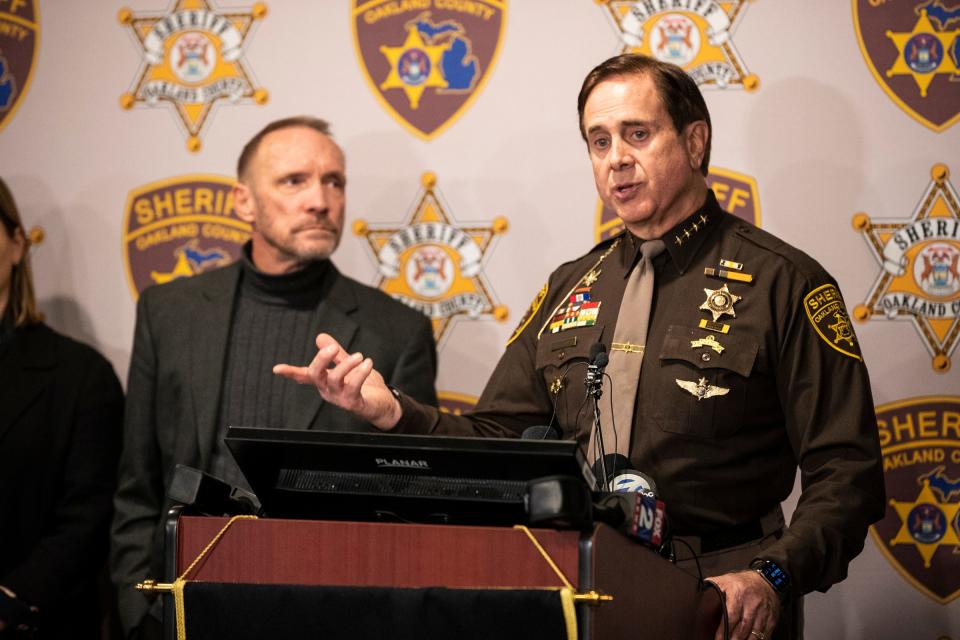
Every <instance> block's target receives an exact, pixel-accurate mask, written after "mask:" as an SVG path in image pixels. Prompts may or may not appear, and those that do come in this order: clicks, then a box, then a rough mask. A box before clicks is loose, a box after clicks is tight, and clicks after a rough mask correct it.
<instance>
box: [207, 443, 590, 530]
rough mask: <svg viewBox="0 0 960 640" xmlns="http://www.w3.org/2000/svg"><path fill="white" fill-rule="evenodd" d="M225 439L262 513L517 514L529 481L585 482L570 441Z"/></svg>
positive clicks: (397, 517) (495, 520)
mask: <svg viewBox="0 0 960 640" xmlns="http://www.w3.org/2000/svg"><path fill="white" fill-rule="evenodd" d="M226 442H227V446H228V447H229V448H230V451H231V452H232V453H233V456H234V458H235V459H236V461H237V464H238V465H239V466H240V470H241V471H242V472H243V474H244V476H245V477H246V479H247V482H249V483H250V486H251V487H252V488H253V490H254V492H255V493H256V494H257V497H258V498H259V499H260V502H261V504H262V505H263V510H264V513H265V514H266V515H268V516H271V517H283V518H318V519H331V520H368V521H369V520H374V521H393V522H404V521H409V522H433V523H459V524H490V525H495V524H519V523H522V522H525V521H526V517H525V516H526V509H525V504H524V501H525V496H526V487H527V483H528V482H529V481H531V480H535V479H539V478H543V477H547V476H566V477H572V478H575V479H577V481H581V482H584V483H586V484H587V486H588V487H589V488H591V489H592V488H593V485H594V480H593V474H592V472H591V471H590V468H589V465H587V464H586V462H585V459H584V455H583V452H582V451H581V449H580V447H579V446H577V444H576V443H575V442H573V441H560V440H519V439H498V438H454V437H445V436H414V435H400V434H390V433H345V432H330V431H317V430H310V431H302V430H291V429H259V428H249V427H230V429H229V430H228V432H227V437H226Z"/></svg>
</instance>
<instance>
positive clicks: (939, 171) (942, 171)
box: [853, 164, 960, 373]
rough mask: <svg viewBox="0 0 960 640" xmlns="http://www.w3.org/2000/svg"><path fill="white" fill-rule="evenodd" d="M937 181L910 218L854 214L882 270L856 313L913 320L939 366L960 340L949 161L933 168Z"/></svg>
mask: <svg viewBox="0 0 960 640" xmlns="http://www.w3.org/2000/svg"><path fill="white" fill-rule="evenodd" d="M930 174H931V177H932V181H931V182H930V184H929V186H928V187H927V189H926V191H925V192H924V194H923V196H922V197H921V198H920V202H919V204H918V205H917V207H916V209H915V210H914V212H913V214H912V215H911V216H910V217H909V218H901V219H894V220H883V219H876V220H874V219H871V218H870V217H869V216H868V215H867V214H865V213H858V214H857V215H855V216H854V217H853V227H854V229H856V230H858V231H860V232H862V233H863V235H864V238H865V239H866V240H867V244H868V245H869V246H870V249H871V250H872V251H873V254H874V257H876V259H877V261H878V262H879V263H880V266H881V271H880V274H879V275H878V276H877V280H876V282H874V285H873V288H872V289H871V290H870V293H869V294H868V295H867V300H866V302H864V303H863V304H862V305H857V306H856V307H855V308H854V310H853V317H854V318H856V319H857V320H859V321H861V322H863V321H866V320H868V319H870V318H885V319H887V320H908V321H910V322H912V323H913V325H914V327H916V329H917V332H918V333H919V334H920V336H921V338H922V339H923V341H924V344H926V346H927V350H928V351H929V353H930V355H931V356H932V358H933V360H932V365H933V369H934V370H935V371H938V372H940V373H946V372H947V371H949V369H950V355H951V353H952V352H953V350H954V349H955V348H956V346H957V342H958V340H960V199H958V196H957V192H956V190H955V189H954V188H953V185H952V184H950V181H949V177H950V172H949V170H948V169H947V167H946V165H943V164H937V165H934V167H933V168H932V169H931V171H930Z"/></svg>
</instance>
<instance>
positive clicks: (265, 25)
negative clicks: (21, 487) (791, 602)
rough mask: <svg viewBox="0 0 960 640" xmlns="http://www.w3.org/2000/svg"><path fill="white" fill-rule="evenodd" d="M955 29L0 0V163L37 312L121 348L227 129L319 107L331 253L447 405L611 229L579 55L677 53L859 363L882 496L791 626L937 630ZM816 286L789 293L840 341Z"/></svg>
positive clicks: (959, 412) (949, 468)
mask: <svg viewBox="0 0 960 640" xmlns="http://www.w3.org/2000/svg"><path fill="white" fill-rule="evenodd" d="M228 1H229V2H230V4H229V5H228V4H227V3H228ZM958 36H960V4H958V3H957V2H956V1H955V0H849V1H847V2H835V1H833V0H816V1H805V2H801V1H799V0H793V1H790V0H787V1H783V0H781V1H778V2H774V0H751V1H749V2H748V1H747V0H728V1H721V0H689V1H688V0H676V1H673V2H664V1H661V0H644V1H641V2H631V1H626V0H565V1H564V2H563V3H559V4H558V3H556V2H552V1H548V0H525V1H524V2H509V0H366V1H364V0H352V1H351V0H337V1H332V0H331V1H327V2H322V3H320V2H308V1H307V0H283V1H279V0H274V1H272V2H266V3H259V2H257V3H254V2H247V3H244V2H242V0H236V2H234V0H222V4H221V0H130V1H129V2H126V4H124V3H121V2H111V1H109V0H97V1H96V2H85V3H66V2H42V1H40V0H0V149H2V153H0V174H2V175H3V177H4V178H5V179H6V180H7V181H8V182H9V184H10V186H11V187H12V189H13V191H14V193H15V195H16V197H17V199H18V201H19V203H20V206H21V209H22V211H23V214H24V217H25V219H26V221H27V224H28V225H29V226H31V227H34V226H36V227H38V228H40V229H42V230H43V232H44V239H43V242H42V243H41V244H40V245H39V246H38V247H37V248H36V249H35V251H34V260H35V268H36V280H37V286H38V290H39V292H40V299H41V307H42V308H43V310H44V311H45V312H46V314H47V317H48V320H49V322H50V324H52V325H53V326H54V327H56V328H58V329H60V330H62V331H64V332H66V333H67V334H70V335H72V336H75V337H77V338H79V339H82V340H85V341H88V342H90V343H92V344H94V345H96V346H97V347H99V348H100V349H101V350H102V351H103V352H104V353H105V354H106V355H107V356H108V357H109V358H110V360H111V361H112V362H113V364H114V366H115V367H116V369H117V371H118V372H119V373H120V374H121V376H125V374H126V370H127V365H128V358H129V353H130V344H131V339H132V330H133V322H134V301H135V298H136V296H137V295H138V292H139V291H141V290H142V289H143V288H144V287H145V286H148V285H151V284H154V283H160V282H164V281H168V280H170V279H173V278H177V277H189V276H190V275H192V274H195V273H198V272H202V271H204V270H207V269H210V268H214V267H216V266H218V265H222V264H224V263H226V262H229V261H230V260H232V259H234V257H235V256H236V253H237V249H238V247H239V246H240V245H241V244H242V242H243V241H244V240H245V238H246V237H247V234H248V230H247V229H246V228H245V226H244V225H243V223H242V222H241V221H240V220H238V219H237V218H236V217H235V215H234V213H233V210H232V202H231V200H230V196H229V189H230V184H231V177H232V173H233V167H234V162H235V159H236V156H237V154H238V152H239V150H240V147H241V145H242V144H243V142H244V141H245V140H246V139H247V138H248V137H249V136H250V135H251V134H252V133H253V132H254V131H255V130H257V129H258V128H260V127H261V126H262V125H264V124H265V123H266V122H268V121H270V120H272V119H275V118H279V117H283V116H287V115H291V114H299V113H310V114H316V115H320V116H322V117H324V118H327V119H329V120H330V121H331V122H332V123H333V128H334V132H335V135H336V138H337V140H338V141H339V143H340V144H341V145H342V146H343V147H344V149H345V150H346V153H347V158H348V168H349V177H350V185H349V187H348V203H349V205H348V213H349V216H350V219H349V222H348V228H347V229H346V231H345V234H344V239H343V243H342V245H341V247H340V249H339V250H338V252H337V255H336V262H337V263H338V265H339V266H340V268H341V269H342V270H344V271H346V272H347V273H349V274H351V275H353V276H354V277H356V278H358V279H359V280H361V281H364V282H369V283H371V284H374V285H375V286H378V287H380V288H382V289H383V290H385V291H387V292H389V293H390V294H391V295H394V296H396V297H398V298H399V299H401V300H404V301H405V302H407V303H408V304H410V305H412V306H414V307H416V308H418V309H420V310H422V311H423V312H424V313H426V314H428V315H429V316H430V317H431V318H432V320H433V323H434V329H435V334H436V337H437V341H438V345H439V350H440V374H439V380H438V386H439V388H440V390H441V391H442V393H443V395H444V398H445V403H446V405H447V407H448V408H449V409H450V410H455V411H459V410H463V409H464V408H466V407H469V406H470V404H471V403H472V401H473V400H474V398H475V397H476V395H478V394H479V392H480V389H481V388H482V385H483V383H484V381H485V380H486V378H487V376H488V375H489V373H490V371H491V369H492V368H493V365H494V364H495V361H496V359H497V356H498V354H499V352H500V350H501V347H502V345H503V344H504V343H505V342H506V340H507V339H508V338H509V336H510V335H511V332H512V331H513V330H514V328H515V327H516V325H517V323H518V322H519V321H520V320H521V318H522V317H523V315H524V313H525V310H526V309H527V307H528V305H529V304H530V300H531V298H533V297H534V296H535V295H536V294H537V291H538V290H539V289H540V287H541V285H542V283H543V282H544V280H545V279H546V276H547V274H548V273H549V272H550V270H551V269H552V268H553V267H555V266H556V265H557V264H559V263H560V262H562V261H565V260H567V259H569V258H571V257H573V256H576V255H579V254H581V253H583V252H584V251H586V250H587V249H589V247H590V246H591V245H592V244H593V243H594V242H595V241H596V240H597V239H599V238H603V237H606V236H608V235H610V234H611V233H615V232H616V225H617V222H616V220H615V218H614V217H612V216H611V215H610V212H608V211H605V210H604V209H603V208H602V207H601V206H600V205H599V203H598V200H597V197H596V193H595V191H594V187H593V183H592V179H591V173H590V167H589V163H588V161H587V157H586V154H585V153H584V148H583V143H582V142H581V140H580V138H579V133H578V131H577V126H576V118H575V113H576V112H575V109H574V99H575V96H576V92H577V90H578V88H579V84H580V81H581V79H582V78H583V76H584V74H585V73H586V72H587V71H588V70H589V69H590V67H592V66H593V65H594V64H596V63H597V62H599V61H600V60H602V59H604V58H606V57H607V56H609V55H612V54H615V53H618V52H620V51H624V50H640V51H644V52H648V53H653V54H654V55H657V56H658V57H661V58H663V59H666V60H671V61H674V62H677V63H678V64H682V65H684V66H685V67H686V68H687V69H688V71H689V72H690V73H691V75H693V77H695V78H696V79H697V81H698V82H699V83H700V84H701V86H702V87H703V89H704V92H705V94H706V97H707V101H708V103H709V105H710V109H711V112H712V115H713V119H714V125H715V129H716V132H715V137H714V148H713V158H712V163H713V165H712V167H711V172H710V181H711V184H712V185H713V187H714V189H715V191H716V192H717V194H718V196H719V197H720V200H721V203H722V204H723V205H724V206H725V207H726V208H727V209H728V210H729V211H730V212H731V213H733V214H734V215H737V216H740V217H742V218H744V219H747V220H750V221H751V222H753V223H754V224H757V225H760V226H762V227H763V228H765V229H767V230H769V231H771V232H773V233H775V234H777V235H779V236H781V237H783V238H784V239H786V240H787V241H789V242H791V243H793V244H795V245H798V246H800V247H802V248H804V249H805V250H806V251H807V252H809V253H810V254H811V255H813V256H814V257H815V258H816V259H818V260H819V261H820V262H821V263H823V264H824V265H825V266H826V267H827V268H828V269H829V270H830V271H831V272H832V273H833V274H834V275H835V276H836V277H837V279H838V280H839V283H840V287H841V290H842V292H843V295H844V297H845V301H846V306H847V309H848V310H849V313H850V316H851V317H852V318H853V322H852V325H853V327H854V329H855V331H856V335H857V338H858V339H859V341H860V344H861V348H862V351H863V353H864V356H865V358H866V362H867V364H868V366H869V369H870V372H871V376H872V380H873V384H874V394H875V402H876V404H877V408H878V414H879V416H880V425H881V440H882V443H883V446H884V455H885V460H886V478H887V488H888V493H889V497H890V505H889V508H888V512H887V516H886V518H885V519H884V520H883V521H881V522H880V523H879V524H878V525H877V526H876V527H874V529H873V531H872V534H871V537H870V538H869V539H868V541H867V545H866V549H865V551H864V553H863V555H862V556H861V557H859V558H858V559H857V560H856V561H855V562H854V564H853V566H852V568H851V572H850V573H851V575H850V577H849V579H848V580H847V581H846V582H844V583H842V584H841V585H839V586H837V587H835V588H834V589H832V590H831V592H830V593H829V595H827V596H823V595H819V594H815V595H813V596H811V597H810V598H808V602H807V611H808V625H807V628H808V635H809V637H829V638H862V637H877V638H900V637H910V638H927V639H930V640H936V639H939V638H952V639H953V640H956V639H957V638H958V637H960V634H958V633H957V631H956V629H958V628H960V610H958V608H957V601H958V599H957V598H958V596H960V572H958V571H957V566H958V554H960V538H958V533H960V513H958V510H960V395H958V394H960V362H958V361H957V360H958V358H960V352H958V350H957V343H958V342H960V260H958V256H960V231H958V218H960V202H958V195H957V188H958V186H960V154H958V151H957V150H958V149H960V124H958V123H957V121H958V120H960V71H958V62H960V60H958V58H960V38H958ZM745 270H747V267H745ZM740 289H742V290H741V291H740V292H738V295H749V286H748V285H747V286H744V287H740ZM588 302H589V301H584V300H580V301H578V302H577V304H579V305H580V306H579V307H577V308H575V309H574V308H571V312H572V313H571V316H570V320H572V321H583V322H589V321H590V318H591V311H590V307H589V304H585V303H588ZM835 312H837V309H836V307H835V306H834V307H829V313H830V317H825V318H820V317H819V316H816V317H815V322H816V323H817V326H818V327H819V328H820V329H821V330H822V331H823V332H824V337H825V339H827V340H830V341H833V342H834V343H836V344H838V345H841V346H842V344H846V343H848V341H849V340H850V334H849V331H848V328H847V325H846V316H845V315H844V314H843V313H842V310H841V311H839V314H838V315H833V314H834V313H835ZM812 320H814V316H812ZM841 357H843V356H841Z"/></svg>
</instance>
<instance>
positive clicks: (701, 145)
mask: <svg viewBox="0 0 960 640" xmlns="http://www.w3.org/2000/svg"><path fill="white" fill-rule="evenodd" d="M709 137H710V126H709V125H708V124H707V123H706V122H705V121H703V120H697V121H696V122H691V123H690V124H688V125H687V128H686V131H685V132H684V142H685V144H686V147H687V157H688V158H689V159H690V168H691V169H693V170H694V171H699V170H700V164H701V163H703V155H704V154H705V153H706V150H707V138H709Z"/></svg>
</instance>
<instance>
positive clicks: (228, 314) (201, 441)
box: [188, 263, 240, 469]
mask: <svg viewBox="0 0 960 640" xmlns="http://www.w3.org/2000/svg"><path fill="white" fill-rule="evenodd" d="M217 276H218V277H216V278H211V279H210V282H209V283H208V286H207V287H206V288H205V289H204V290H203V291H202V292H201V294H200V302H199V303H198V305H197V307H196V308H195V310H194V313H193V317H191V318H189V319H188V322H189V323H190V347H191V348H190V365H191V366H190V389H191V393H192V397H193V415H194V420H195V421H196V428H197V431H196V433H197V446H198V447H199V450H200V451H199V452H200V460H201V462H202V465H203V468H204V469H206V468H207V467H208V465H209V463H210V456H211V455H212V453H213V441H214V438H215V437H216V435H217V428H218V426H219V425H218V424H217V411H218V409H219V408H220V391H221V388H222V386H223V370H224V366H225V364H226V355H227V341H228V340H229V339H230V321H231V318H232V317H233V305H234V302H235V301H236V293H237V284H238V283H239V281H240V265H239V264H237V263H234V264H232V265H230V266H229V267H226V268H224V269H222V270H221V271H220V272H219V273H218V274H217Z"/></svg>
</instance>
